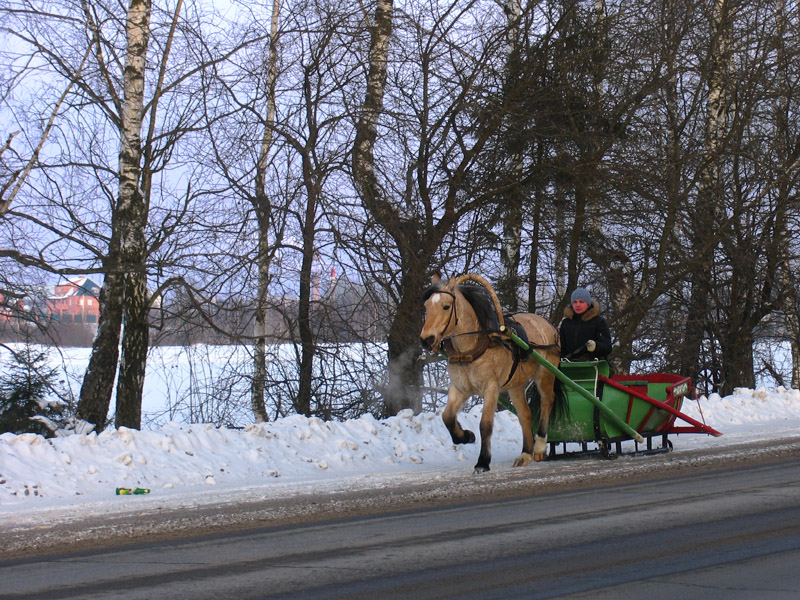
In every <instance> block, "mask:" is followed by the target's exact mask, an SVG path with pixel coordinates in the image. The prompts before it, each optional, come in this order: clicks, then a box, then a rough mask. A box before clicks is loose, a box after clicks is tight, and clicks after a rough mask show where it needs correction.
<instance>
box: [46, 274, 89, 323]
mask: <svg viewBox="0 0 800 600" xmlns="http://www.w3.org/2000/svg"><path fill="white" fill-rule="evenodd" d="M99 296H100V286H99V285H97V284H96V283H95V282H93V281H92V280H91V279H89V278H88V277H72V278H69V279H67V281H66V282H65V283H59V284H57V285H56V288H55V293H54V294H53V295H52V296H50V297H49V298H48V299H47V312H48V313H49V315H50V317H51V318H52V319H55V320H57V321H61V322H62V323H97V318H98V316H99V315H100V302H99V301H98V297H99Z"/></svg>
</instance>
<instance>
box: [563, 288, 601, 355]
mask: <svg viewBox="0 0 800 600" xmlns="http://www.w3.org/2000/svg"><path fill="white" fill-rule="evenodd" d="M558 329H559V332H560V334H561V356H563V357H568V358H570V359H571V360H594V359H595V358H597V359H601V360H604V359H605V358H606V357H607V356H608V355H609V353H610V352H611V331H609V329H608V325H607V324H606V320H605V319H604V318H603V317H601V316H600V306H599V305H598V304H597V301H596V300H593V301H592V303H591V304H590V305H589V308H588V309H586V312H585V313H583V314H582V315H576V314H575V311H574V310H572V306H567V307H566V308H565V309H564V318H563V319H562V320H561V323H560V324H559V326H558ZM589 340H594V341H595V344H597V347H596V348H595V349H594V352H588V351H586V349H585V348H584V345H585V344H586V342H588V341H589ZM581 348H583V349H584V351H583V352H579V353H578V354H577V355H576V356H571V354H572V353H573V352H575V351H576V350H580V349H581Z"/></svg>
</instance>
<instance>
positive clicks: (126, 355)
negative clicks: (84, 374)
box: [116, 0, 151, 429]
mask: <svg viewBox="0 0 800 600" xmlns="http://www.w3.org/2000/svg"><path fill="white" fill-rule="evenodd" d="M150 14H151V3H150V0H131V2H130V4H129V6H128V17H127V26H126V33H127V44H128V46H127V55H126V59H125V71H124V82H123V85H124V92H125V101H124V105H123V109H122V120H121V133H122V140H121V144H120V153H119V197H118V200H117V214H118V225H119V227H120V230H121V232H122V234H121V239H120V256H121V265H120V266H121V270H122V288H123V293H124V308H123V315H124V329H123V337H122V356H121V358H120V368H119V378H118V380H117V414H116V425H117V427H130V428H134V429H138V428H139V427H140V426H141V413H142V387H143V385H144V374H145V366H146V363H147V348H148V342H149V322H148V314H149V305H148V298H147V272H146V269H145V260H146V258H147V249H146V243H145V226H146V224H147V211H148V207H147V199H146V198H145V195H144V192H143V190H142V187H141V185H140V184H141V179H142V168H141V160H142V140H141V131H142V118H143V111H144V80H145V59H146V56H147V45H148V42H149V34H150Z"/></svg>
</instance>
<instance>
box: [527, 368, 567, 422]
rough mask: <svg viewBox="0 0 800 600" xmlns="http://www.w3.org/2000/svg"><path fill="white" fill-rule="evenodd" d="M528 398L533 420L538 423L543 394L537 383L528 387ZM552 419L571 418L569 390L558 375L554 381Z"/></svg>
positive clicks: (564, 419) (565, 419)
mask: <svg viewBox="0 0 800 600" xmlns="http://www.w3.org/2000/svg"><path fill="white" fill-rule="evenodd" d="M527 398H528V406H530V409H531V415H533V422H534V423H536V422H538V421H539V417H540V416H541V412H542V396H541V394H540V393H539V388H538V387H536V384H533V385H531V386H530V387H529V388H528V395H527ZM550 419H556V420H558V421H569V420H571V415H570V410H569V397H568V396H567V390H566V389H565V388H564V385H563V384H562V383H561V380H560V379H558V378H557V377H556V378H555V380H554V382H553V409H552V411H551V412H550Z"/></svg>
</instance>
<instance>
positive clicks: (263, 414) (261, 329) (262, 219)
mask: <svg viewBox="0 0 800 600" xmlns="http://www.w3.org/2000/svg"><path fill="white" fill-rule="evenodd" d="M279 14H280V0H273V3H272V20H271V23H270V45H269V63H268V72H267V116H266V122H265V123H264V135H263V137H262V139H261V150H260V151H259V155H258V163H257V164H256V177H255V198H254V201H253V208H254V210H255V214H256V219H257V221H258V258H257V261H258V292H257V293H258V296H257V298H256V314H255V329H254V336H255V338H256V339H255V344H254V348H253V381H252V383H251V385H250V406H251V408H252V410H253V416H254V417H255V420H256V422H257V423H263V422H265V421H268V420H269V417H268V415H267V408H266V405H265V402H264V386H265V381H266V376H267V358H266V356H267V337H266V336H267V331H266V322H267V308H268V306H267V303H268V296H269V285H270V281H271V275H270V267H271V266H272V257H273V254H274V248H275V245H271V244H270V227H271V225H272V223H273V211H272V202H271V199H270V197H269V195H268V194H267V189H266V178H267V167H268V158H269V150H270V147H271V146H272V132H273V126H274V124H275V82H276V79H277V76H278V16H279Z"/></svg>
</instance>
